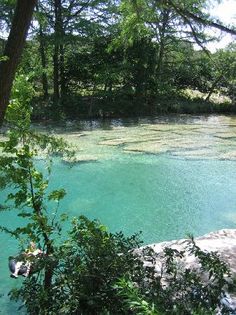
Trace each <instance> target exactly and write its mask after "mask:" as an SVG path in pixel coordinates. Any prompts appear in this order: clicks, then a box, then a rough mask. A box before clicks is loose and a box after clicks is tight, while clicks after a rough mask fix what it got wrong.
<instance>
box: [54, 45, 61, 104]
mask: <svg viewBox="0 0 236 315" xmlns="http://www.w3.org/2000/svg"><path fill="white" fill-rule="evenodd" d="M59 81H60V76H59V45H58V44H57V43H55V45H54V55H53V99H54V103H55V104H57V103H58V101H59V99H60V85H59Z"/></svg>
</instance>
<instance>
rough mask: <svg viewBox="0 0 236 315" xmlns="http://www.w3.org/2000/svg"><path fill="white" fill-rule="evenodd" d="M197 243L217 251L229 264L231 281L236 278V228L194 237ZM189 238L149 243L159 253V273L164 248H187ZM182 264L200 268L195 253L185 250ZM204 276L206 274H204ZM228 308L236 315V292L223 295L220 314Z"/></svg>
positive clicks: (201, 247) (210, 250)
mask: <svg viewBox="0 0 236 315" xmlns="http://www.w3.org/2000/svg"><path fill="white" fill-rule="evenodd" d="M194 241H195V243H196V245H197V246H198V247H199V248H200V249H201V250H203V251H206V252H212V251H214V252H217V253H218V254H219V255H220V257H221V259H222V260H223V261H224V262H225V263H226V264H227V265H228V266H229V269H230V271H231V277H230V279H229V281H232V279H235V278H236V229H224V230H219V231H216V232H211V233H209V234H206V235H204V236H201V237H198V238H195V239H194ZM189 242H190V240H189V239H181V240H175V241H168V242H162V243H157V244H151V245H148V247H151V248H152V249H153V250H154V252H155V253H156V254H157V257H158V258H160V259H157V260H156V261H155V270H156V272H157V274H159V273H161V272H162V269H163V268H162V267H163V260H162V259H161V258H162V257H164V249H165V248H166V247H168V248H172V249H176V250H178V251H182V250H185V248H186V247H187V246H188V244H189ZM143 260H144V264H145V265H146V266H148V265H149V264H150V262H147V261H145V257H143ZM180 264H181V265H182V266H184V267H185V268H190V269H195V270H197V269H199V264H198V260H197V258H195V257H194V256H193V255H189V254H188V251H186V252H185V256H184V258H183V259H181V261H180ZM203 277H204V275H203ZM222 308H224V309H227V310H228V312H227V314H231V315H236V294H235V293H230V294H228V293H227V292H226V293H225V294H224V295H222V297H221V307H219V309H218V313H217V314H218V315H219V314H223V313H222V312H221V309H222ZM224 314H225V313H224Z"/></svg>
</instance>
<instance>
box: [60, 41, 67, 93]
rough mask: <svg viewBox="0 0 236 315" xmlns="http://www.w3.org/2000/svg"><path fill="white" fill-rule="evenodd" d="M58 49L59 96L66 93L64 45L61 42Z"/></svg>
mask: <svg viewBox="0 0 236 315" xmlns="http://www.w3.org/2000/svg"><path fill="white" fill-rule="evenodd" d="M59 51H60V77H61V81H60V83H61V97H62V98H63V97H65V95H66V80H65V58H64V46H63V45H62V44H61V45H60V47H59Z"/></svg>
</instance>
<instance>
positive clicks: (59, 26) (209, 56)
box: [0, 0, 236, 120]
mask: <svg viewBox="0 0 236 315" xmlns="http://www.w3.org/2000/svg"><path fill="white" fill-rule="evenodd" d="M207 5H209V3H208V1H206V0H201V1H192V0H185V1H182V2H181V3H180V2H178V1H155V0H151V1H146V0H135V1H127V0H122V1H116V0H109V1H104V0H100V1H99V0H86V1H84V0H81V1H67V0H57V1H50V0H48V1H43V0H42V1H39V3H38V4H37V6H36V8H35V12H34V17H33V21H32V23H31V26H30V31H29V35H28V39H27V43H26V47H25V50H24V53H23V57H22V60H21V63H20V67H19V68H18V72H17V76H24V77H25V78H27V80H28V81H30V82H31V83H32V86H33V88H34V90H35V95H34V98H33V102H32V106H33V108H34V111H33V119H37V120H45V119H46V120H47V119H62V118H81V117H101V118H104V117H118V116H119V117H122V116H134V115H153V114H156V113H158V112H159V113H160V112H161V113H168V112H177V113H197V112H198V113H201V112H202V113H206V112H234V111H235V77H236V46H235V44H234V43H232V44H230V45H229V46H228V47H226V48H225V49H221V50H218V51H217V52H215V53H211V52H210V51H208V50H207V49H206V48H205V46H206V44H207V43H208V42H210V41H212V40H215V39H216V38H213V37H211V36H210V35H209V31H208V32H207V30H208V29H209V28H210V27H215V28H217V29H219V30H221V31H226V32H229V33H231V34H235V31H234V29H233V27H231V28H230V26H229V27H226V26H224V25H222V23H220V22H219V21H214V19H213V18H212V17H211V16H209V15H208V14H207V13H205V12H207V10H206V8H207ZM14 8H15V1H8V0H2V1H1V2H0V12H1V13H0V23H1V28H2V29H3V30H4V32H3V33H4V34H5V33H6V34H7V32H8V31H9V29H10V27H11V21H12V18H13V13H14ZM4 44H5V40H4V39H3V38H2V39H1V48H0V49H2V54H3V50H4ZM197 47H198V49H196V48H197Z"/></svg>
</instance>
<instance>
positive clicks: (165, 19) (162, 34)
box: [156, 10, 170, 76]
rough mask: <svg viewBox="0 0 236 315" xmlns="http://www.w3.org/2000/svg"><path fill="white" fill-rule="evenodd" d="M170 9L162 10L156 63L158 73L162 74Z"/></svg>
mask: <svg viewBox="0 0 236 315" xmlns="http://www.w3.org/2000/svg"><path fill="white" fill-rule="evenodd" d="M169 15H170V10H164V11H163V12H162V25H161V27H160V29H159V33H160V43H159V50H158V57H157V65H156V75H157V76H160V74H161V71H162V65H163V57H164V53H165V37H166V28H167V26H168V22H169Z"/></svg>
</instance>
